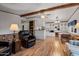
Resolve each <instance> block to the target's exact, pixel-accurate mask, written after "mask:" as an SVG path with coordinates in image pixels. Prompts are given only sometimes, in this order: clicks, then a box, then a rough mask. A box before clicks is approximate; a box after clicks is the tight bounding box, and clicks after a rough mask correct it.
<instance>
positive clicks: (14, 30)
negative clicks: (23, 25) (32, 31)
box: [10, 24, 19, 40]
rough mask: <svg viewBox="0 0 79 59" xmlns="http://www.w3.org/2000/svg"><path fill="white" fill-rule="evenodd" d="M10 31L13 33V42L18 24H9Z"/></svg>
mask: <svg viewBox="0 0 79 59" xmlns="http://www.w3.org/2000/svg"><path fill="white" fill-rule="evenodd" d="M10 30H11V31H13V40H15V33H16V31H18V30H19V28H18V24H11V26H10Z"/></svg>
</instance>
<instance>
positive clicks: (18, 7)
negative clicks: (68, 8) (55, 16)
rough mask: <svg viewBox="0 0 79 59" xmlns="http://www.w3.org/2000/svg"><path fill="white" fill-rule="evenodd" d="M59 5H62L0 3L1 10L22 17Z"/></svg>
mask: <svg viewBox="0 0 79 59" xmlns="http://www.w3.org/2000/svg"><path fill="white" fill-rule="evenodd" d="M58 5H62V3H0V10H3V11H7V12H11V13H14V14H18V15H22V14H25V13H30V12H34V11H38V10H41V9H45V8H50V7H54V6H58Z"/></svg>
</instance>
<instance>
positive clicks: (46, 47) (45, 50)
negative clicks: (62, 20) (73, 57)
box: [13, 37, 69, 56]
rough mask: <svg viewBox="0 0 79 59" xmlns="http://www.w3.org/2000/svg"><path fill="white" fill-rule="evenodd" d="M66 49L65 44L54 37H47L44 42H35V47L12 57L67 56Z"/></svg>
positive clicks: (23, 50)
mask: <svg viewBox="0 0 79 59" xmlns="http://www.w3.org/2000/svg"><path fill="white" fill-rule="evenodd" d="M67 55H69V53H68V49H67V47H66V46H65V44H62V43H61V41H60V40H59V39H58V38H56V37H48V38H47V39H45V40H37V42H36V44H35V46H33V47H31V48H28V49H25V48H23V49H22V50H21V51H20V52H18V53H16V54H15V55H13V56H67Z"/></svg>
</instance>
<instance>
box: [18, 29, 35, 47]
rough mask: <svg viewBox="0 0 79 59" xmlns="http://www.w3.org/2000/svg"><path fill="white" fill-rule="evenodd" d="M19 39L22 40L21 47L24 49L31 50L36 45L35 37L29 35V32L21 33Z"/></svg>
mask: <svg viewBox="0 0 79 59" xmlns="http://www.w3.org/2000/svg"><path fill="white" fill-rule="evenodd" d="M19 39H20V40H21V45H22V46H23V47H24V48H30V47H32V46H33V45H34V44H35V41H36V39H35V37H34V36H33V35H31V34H30V33H29V31H27V30H23V31H20V32H19Z"/></svg>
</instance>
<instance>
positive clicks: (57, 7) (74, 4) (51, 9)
mask: <svg viewBox="0 0 79 59" xmlns="http://www.w3.org/2000/svg"><path fill="white" fill-rule="evenodd" d="M78 5H79V3H67V4H64V5H59V6H55V7H51V8H47V9H42V10H39V11H35V12H31V13H26V14H23V15H20V16H21V17H24V16H30V15H34V14H37V13H42V12H47V11H53V10H56V9H62V8H69V7H73V6H78Z"/></svg>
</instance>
